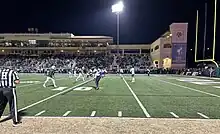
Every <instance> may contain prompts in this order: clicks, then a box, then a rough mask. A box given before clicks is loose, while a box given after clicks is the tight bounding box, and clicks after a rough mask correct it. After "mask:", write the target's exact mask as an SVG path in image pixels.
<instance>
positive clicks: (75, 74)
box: [73, 67, 77, 77]
mask: <svg viewBox="0 0 220 134" xmlns="http://www.w3.org/2000/svg"><path fill="white" fill-rule="evenodd" d="M73 76H74V77H76V76H77V67H75V68H74V70H73Z"/></svg>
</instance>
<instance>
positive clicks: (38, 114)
mask: <svg viewBox="0 0 220 134" xmlns="http://www.w3.org/2000/svg"><path fill="white" fill-rule="evenodd" d="M45 112H46V111H45V110H43V111H41V112H39V113H37V114H35V116H39V115H41V114H43V113H45Z"/></svg>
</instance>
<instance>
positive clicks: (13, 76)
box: [0, 68, 19, 88]
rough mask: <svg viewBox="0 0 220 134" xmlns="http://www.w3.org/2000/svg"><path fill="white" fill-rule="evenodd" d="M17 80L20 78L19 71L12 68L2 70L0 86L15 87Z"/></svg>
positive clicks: (0, 72)
mask: <svg viewBox="0 0 220 134" xmlns="http://www.w3.org/2000/svg"><path fill="white" fill-rule="evenodd" d="M15 80H19V77H18V75H17V73H16V72H15V71H14V70H12V69H8V68H5V69H2V70H0V88H15V87H16V85H15Z"/></svg>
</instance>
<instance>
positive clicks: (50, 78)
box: [43, 66, 57, 87]
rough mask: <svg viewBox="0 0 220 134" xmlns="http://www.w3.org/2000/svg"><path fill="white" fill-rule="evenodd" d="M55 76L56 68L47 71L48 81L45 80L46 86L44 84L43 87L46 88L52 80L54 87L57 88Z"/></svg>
mask: <svg viewBox="0 0 220 134" xmlns="http://www.w3.org/2000/svg"><path fill="white" fill-rule="evenodd" d="M54 74H55V66H52V67H51V68H50V69H48V70H47V72H46V76H47V79H46V80H45V82H44V84H43V87H46V84H47V82H48V81H49V80H51V81H52V82H53V86H54V87H57V86H56V82H55V80H54Z"/></svg>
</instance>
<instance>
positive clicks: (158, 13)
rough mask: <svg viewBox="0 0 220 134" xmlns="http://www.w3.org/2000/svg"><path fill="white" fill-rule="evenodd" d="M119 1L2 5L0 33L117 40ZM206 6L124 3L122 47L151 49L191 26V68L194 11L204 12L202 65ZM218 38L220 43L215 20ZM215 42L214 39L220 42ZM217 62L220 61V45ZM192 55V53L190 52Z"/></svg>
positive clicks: (193, 0)
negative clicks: (175, 29)
mask: <svg viewBox="0 0 220 134" xmlns="http://www.w3.org/2000/svg"><path fill="white" fill-rule="evenodd" d="M207 1H208V2H207V3H208V21H207V41H206V48H210V49H209V50H207V51H206V56H205V58H211V56H212V44H213V16H214V0H207ZM116 2H117V1H116V0H35V1H33V0H20V1H18V0H4V1H1V4H0V13H1V19H0V32H1V33H14V32H27V29H28V28H29V27H34V28H38V29H39V32H40V33H42V32H71V33H73V34H74V35H106V36H113V37H114V39H116V15H115V14H113V13H112V12H111V5H112V4H114V3H116ZM205 3H206V0H124V4H125V9H124V11H123V13H122V14H121V18H120V26H121V27H120V43H152V42H153V41H154V40H156V39H157V38H158V37H160V35H161V34H163V33H164V32H166V31H167V30H168V29H169V25H170V24H171V23H173V22H188V23H189V32H188V53H187V57H188V66H189V67H191V66H194V64H193V61H194V59H193V58H194V44H195V24H196V10H197V9H199V10H200V23H199V43H198V45H199V48H198V49H199V52H198V57H197V58H198V59H202V57H203V56H202V49H203V44H204V42H203V36H204V34H203V33H204V9H205V8H204V7H205ZM218 5H219V2H218ZM217 17H218V20H217V38H220V36H219V35H220V34H219V33H220V30H219V26H218V22H219V14H218V15H217ZM217 38H216V39H217ZM216 47H217V48H216V54H217V55H216V60H220V54H219V53H218V51H217V50H220V47H219V39H217V42H216ZM190 49H193V50H192V51H190Z"/></svg>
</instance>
